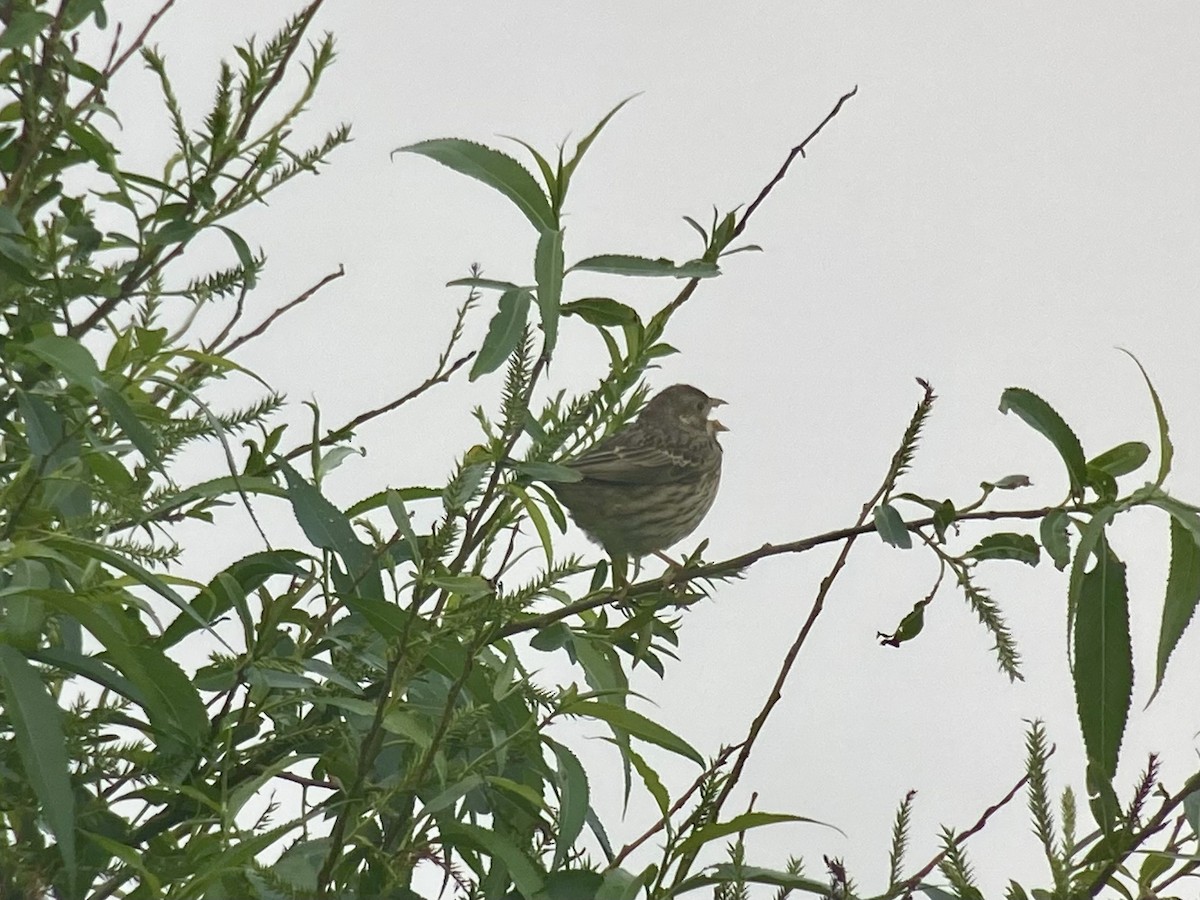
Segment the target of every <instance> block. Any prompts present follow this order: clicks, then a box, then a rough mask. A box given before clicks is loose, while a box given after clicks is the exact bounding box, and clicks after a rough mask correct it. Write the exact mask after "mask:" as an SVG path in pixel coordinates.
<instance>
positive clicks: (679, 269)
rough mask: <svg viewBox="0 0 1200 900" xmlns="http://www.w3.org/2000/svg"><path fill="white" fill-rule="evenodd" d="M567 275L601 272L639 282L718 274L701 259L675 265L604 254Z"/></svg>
mask: <svg viewBox="0 0 1200 900" xmlns="http://www.w3.org/2000/svg"><path fill="white" fill-rule="evenodd" d="M568 271H570V272H603V273H604V274H606V275H632V276H635V277H639V278H712V277H714V276H717V275H720V274H721V269H720V267H719V266H717V264H716V263H713V262H707V261H706V260H702V259H693V260H691V261H690V262H685V263H679V264H676V263H675V262H674V261H672V260H669V259H665V258H659V259H648V258H647V257H644V256H630V255H627V254H623V253H606V254H602V255H600V256H589V257H588V258H587V259H581V260H580V261H579V262H577V263H575V265H573V266H571V268H570V269H569V270H568Z"/></svg>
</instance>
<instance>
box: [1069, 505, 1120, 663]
mask: <svg viewBox="0 0 1200 900" xmlns="http://www.w3.org/2000/svg"><path fill="white" fill-rule="evenodd" d="M1118 512H1120V507H1117V506H1102V507H1100V508H1099V509H1097V510H1095V511H1094V512H1093V513H1092V518H1091V519H1089V520H1088V522H1087V524H1085V525H1084V526H1083V528H1082V529H1081V530H1080V533H1079V545H1078V546H1077V547H1076V548H1075V558H1074V559H1073V560H1072V561H1071V574H1070V576H1069V578H1068V580H1067V635H1068V642H1069V646H1068V648H1067V652H1068V656H1070V657H1071V658H1072V659H1074V653H1075V643H1074V641H1073V640H1072V639H1071V638H1070V635H1073V634H1074V633H1075V615H1076V611H1077V610H1078V609H1079V597H1080V594H1081V593H1082V591H1083V579H1084V571H1085V570H1086V569H1087V567H1088V565H1090V564H1091V560H1092V555H1093V554H1095V555H1096V556H1097V558H1099V556H1100V553H1101V551H1099V550H1097V547H1102V546H1103V541H1104V529H1105V528H1107V527H1108V523H1109V522H1111V521H1112V520H1113V517H1114V516H1115V515H1116V514H1117V513H1118Z"/></svg>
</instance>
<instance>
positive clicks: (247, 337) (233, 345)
mask: <svg viewBox="0 0 1200 900" xmlns="http://www.w3.org/2000/svg"><path fill="white" fill-rule="evenodd" d="M345 274H346V268H345V266H342V265H339V266H338V268H337V271H336V272H330V273H329V274H328V275H326V276H325V277H324V278H322V279H321V280H320V281H318V282H317V283H316V284H314V285H313V286H312V287H310V288H309V289H308V290H307V291H305V292H304V293H303V294H301V295H300V296H299V297H297V298H296V299H294V300H291V301H289V302H287V303H285V304H284V305H283V306H281V307H279V308H278V309H276V310H275V311H274V312H272V313H271V314H270V315H269V316H267V317H266V319H264V320H263V321H262V323H261V324H260V325H259V326H258V327H257V328H255V329H254V330H252V331H248V332H247V333H246V334H243V335H241V336H240V337H237V338H234V339H233V340H232V341H230V342H229V344H228V345H227V346H225V347H222V348H221V349H220V350H217V349H216V344H219V343H220V342H221V341H223V340H224V339H225V337H226V334H227V332H228V330H229V329H228V328H226V330H225V331H224V332H222V333H221V334H219V335H218V336H217V339H216V340H215V341H213V345H214V346H213V347H210V348H209V352H210V353H217V354H219V355H221V356H228V355H229V354H230V353H232V352H233V351H234V350H236V349H237V348H238V347H240V346H242V344H245V343H246V342H248V341H252V340H254V338H256V337H258V336H259V335H261V334H262V333H263V332H265V331H266V330H267V329H268V328H270V327H271V326H272V325H274V324H275V320H276V319H278V318H279V317H280V316H282V315H283V314H284V313H286V312H288V311H289V310H292V309H295V308H296V307H297V306H299V305H300V304H301V303H303V302H304V301H306V300H308V299H309V298H310V297H312V295H313V294H315V293H316V292H317V291H319V290H321V288H323V287H325V285H327V284H329V283H330V282H331V281H336V280H337V279H339V278H341V277H342V276H343V275H345ZM229 325H230V327H232V325H233V322H230V323H229Z"/></svg>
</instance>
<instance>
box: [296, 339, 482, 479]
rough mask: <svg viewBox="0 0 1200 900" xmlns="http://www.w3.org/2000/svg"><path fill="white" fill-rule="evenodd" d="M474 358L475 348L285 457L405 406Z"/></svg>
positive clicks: (302, 452) (342, 434) (444, 380)
mask: <svg viewBox="0 0 1200 900" xmlns="http://www.w3.org/2000/svg"><path fill="white" fill-rule="evenodd" d="M474 358H475V351H474V350H472V351H471V352H470V353H468V354H466V355H465V356H460V357H459V358H458V359H456V360H455V361H454V362H453V363H451V365H450V367H449V368H447V369H445V370H444V371H440V372H435V373H434V374H433V375H430V376H429V377H428V378H426V379H425V380H424V381H423V382H421V383H420V384H419V385H417V386H416V387H415V388H413V389H412V390H411V391H409V392H408V393H407V394H405V395H404V396H403V397H397V398H396V399H395V400H392V401H391V402H390V403H385V404H384V405H383V406H379V407H376V408H375V409H369V410H367V411H366V412H364V413H360V414H359V415H357V416H355V417H354V418H353V419H351V420H350V421H349V422H347V423H346V424H345V425H342V426H340V427H338V428H334V429H333V430H332V431H329V432H326V434H325V437H323V438H321V439H320V440H319V441H316V442H313V441H310V442H309V443H307V444H304V445H302V446H300V447H297V448H295V449H294V450H291V451H289V452H288V453H287V454H286V455H285V456H284V459H295V458H296V457H297V456H303V455H304V454H305V453H308V452H309V451H311V450H312V449H313V447H314V446H315V445H316V444H320V445H321V446H324V445H326V444H328V443H331V442H332V441H336V440H340V439H341V437H342V436H344V435H346V434H348V433H349V432H351V431H353V430H354V429H355V428H358V427H359V426H360V425H362V424H363V423H364V422H369V421H371V419H374V418H377V417H378V416H382V415H384V414H385V413H390V412H391V411H392V410H394V409H396V408H397V407H400V406H403V405H404V404H405V403H408V402H409V401H410V400H413V399H415V398H416V397H419V396H420V395H421V394H423V393H425V392H426V391H427V390H429V389H430V388H431V387H433V386H434V385H437V384H442V383H444V382H446V381H449V380H450V378H451V376H452V375H454V373H455V372H457V371H458V370H459V369H461V368H462V367H463V366H465V365H466V364H467V363H469V362H470V361H471V360H472V359H474Z"/></svg>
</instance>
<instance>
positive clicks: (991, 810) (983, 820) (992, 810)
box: [904, 750, 1054, 900]
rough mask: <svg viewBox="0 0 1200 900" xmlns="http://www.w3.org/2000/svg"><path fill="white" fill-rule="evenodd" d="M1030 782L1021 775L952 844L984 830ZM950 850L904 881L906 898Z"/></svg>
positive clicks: (957, 843) (906, 898) (908, 897)
mask: <svg viewBox="0 0 1200 900" xmlns="http://www.w3.org/2000/svg"><path fill="white" fill-rule="evenodd" d="M1050 752H1051V753H1053V752H1054V751H1053V750H1051V751H1050ZM1028 782H1029V776H1028V775H1023V776H1021V780H1020V781H1018V782H1017V783H1016V784H1014V785H1013V786H1012V789H1011V790H1010V791H1009V792H1008V793H1007V794H1005V795H1004V797H1003V798H1002V799H1001V800H1000V802H999V803H993V804H992V805H991V806H989V807H988V808H987V809H985V810H984V811H983V815H982V816H980V817H979V821H977V822H976V823H975V824H974V825H972V826H971V827H970V828H968V829H967V830H966V831H964V832H963V833H962V834H960V835H958V836H957V837H956V838H955V839H954V843H953V845H952V846H954V847H958V846H960V845H961V844H962V843H963V842H964V841H965V840H966V839H967V838H969V837H972V836H973V835H976V834H978V833H979V832H981V831H983V829H984V826H985V825H987V823H988V820H989V819H990V818H991V817H992V816H994V815H995V814H996V813H997V812H999V811H1000V810H1001V809H1003V808H1004V807H1005V806H1007V805H1008V804H1009V803H1011V802H1012V799H1013V797H1015V796H1017V791H1019V790H1021V788H1023V787H1025V785H1026V784H1027V783H1028ZM949 852H950V847H946V848H945V849H943V850H942V851H941V852H940V853H938V854H937V856H935V857H934V858H933V859H931V860H930V861H929V862H928V863H926V864H925V867H924V868H923V869H921V871H920V872H918V873H917V874H916V875H914V876H912V878H909V879H908V880H907V881H906V882H904V887H905V891H904V900H911V898H912V892H913V891H914V890H916V889H917V887H918V886H919V885H920V884H921V882H922V881H923V880H924V879H925V876H927V875H928V874H929V873H930V872H932V871H933V870H934V869H936V868H937V867H938V864H939V863H941V861H942V860H943V859H945V858H946V854H947V853H949Z"/></svg>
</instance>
